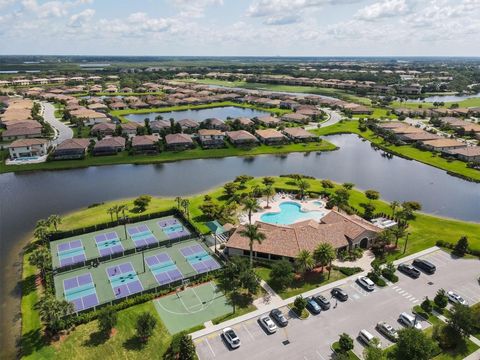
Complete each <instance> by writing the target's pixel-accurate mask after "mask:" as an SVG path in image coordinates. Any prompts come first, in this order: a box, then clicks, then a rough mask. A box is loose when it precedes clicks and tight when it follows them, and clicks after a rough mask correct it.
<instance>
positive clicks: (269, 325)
mask: <svg viewBox="0 0 480 360" xmlns="http://www.w3.org/2000/svg"><path fill="white" fill-rule="evenodd" d="M258 321H259V322H260V325H262V327H263V328H264V329H265V330H266V331H267V332H268V333H269V334H273V333H275V332H276V331H277V325H275V323H274V322H273V320H272V319H270V316H268V315H262V316H260V318H259V319H258Z"/></svg>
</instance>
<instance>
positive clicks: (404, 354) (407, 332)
mask: <svg viewBox="0 0 480 360" xmlns="http://www.w3.org/2000/svg"><path fill="white" fill-rule="evenodd" d="M434 350H435V342H434V341H433V340H432V339H431V338H430V337H429V336H427V335H426V334H425V333H423V332H422V331H420V330H418V329H415V328H405V329H402V330H400V331H398V342H397V346H396V348H395V358H396V359H398V360H403V359H409V360H428V359H430V358H431V357H432V355H433V352H434Z"/></svg>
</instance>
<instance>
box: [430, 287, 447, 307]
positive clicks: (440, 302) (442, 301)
mask: <svg viewBox="0 0 480 360" xmlns="http://www.w3.org/2000/svg"><path fill="white" fill-rule="evenodd" d="M433 302H434V303H435V305H437V306H438V307H439V308H440V309H445V308H446V307H447V305H448V297H447V295H446V293H445V290H444V289H439V290H438V291H437V294H436V295H435V297H434V298H433Z"/></svg>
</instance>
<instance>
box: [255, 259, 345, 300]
mask: <svg viewBox="0 0 480 360" xmlns="http://www.w3.org/2000/svg"><path fill="white" fill-rule="evenodd" d="M255 271H256V272H257V274H258V276H259V277H260V278H262V279H263V280H264V281H266V282H267V283H268V285H270V286H271V287H272V289H273V290H275V292H276V293H277V294H278V295H279V296H280V297H281V298H282V299H288V298H290V297H292V296H296V295H298V294H301V293H304V292H305V291H309V290H312V289H315V288H317V287H319V286H322V285H326V284H328V283H331V282H334V281H337V280H340V279H343V278H344V277H346V276H345V275H343V274H342V273H341V272H340V271H337V270H332V272H331V275H330V279H328V271H327V270H325V271H324V272H323V273H321V272H319V271H318V272H317V271H312V272H309V273H306V274H305V275H304V276H298V278H296V279H295V280H294V281H293V284H294V286H292V287H288V288H286V289H278V287H276V286H275V284H274V283H272V280H271V279H270V272H271V270H270V269H269V268H267V267H263V266H257V267H256V268H255Z"/></svg>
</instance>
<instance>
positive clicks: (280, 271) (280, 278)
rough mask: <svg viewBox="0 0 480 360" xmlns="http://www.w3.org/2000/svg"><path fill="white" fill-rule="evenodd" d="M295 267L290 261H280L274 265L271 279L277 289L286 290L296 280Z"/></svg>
mask: <svg viewBox="0 0 480 360" xmlns="http://www.w3.org/2000/svg"><path fill="white" fill-rule="evenodd" d="M294 275H295V274H294V271H293V266H292V264H291V263H290V261H288V260H280V261H277V262H275V263H274V264H273V265H272V271H271V272H270V279H271V280H272V283H273V284H274V285H275V287H277V288H279V289H284V288H286V287H288V286H290V284H291V283H292V281H293V278H294Z"/></svg>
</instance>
